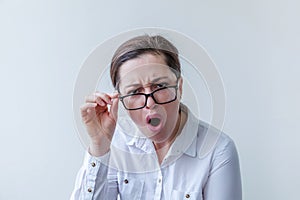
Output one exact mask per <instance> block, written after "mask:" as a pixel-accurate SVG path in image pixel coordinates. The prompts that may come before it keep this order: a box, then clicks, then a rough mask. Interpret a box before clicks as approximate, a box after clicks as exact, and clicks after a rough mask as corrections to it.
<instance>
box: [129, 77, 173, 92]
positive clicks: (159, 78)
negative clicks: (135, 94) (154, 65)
mask: <svg viewBox="0 0 300 200" xmlns="http://www.w3.org/2000/svg"><path fill="white" fill-rule="evenodd" d="M168 78H169V76H163V77H158V78H155V79H153V80H152V81H151V82H152V83H157V82H158V81H160V80H162V79H168ZM140 85H141V84H139V83H135V84H131V85H127V86H125V87H124V89H127V88H130V87H137V86H140Z"/></svg>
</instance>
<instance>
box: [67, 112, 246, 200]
mask: <svg viewBox="0 0 300 200" xmlns="http://www.w3.org/2000/svg"><path fill="white" fill-rule="evenodd" d="M208 130H210V131H208ZM213 134H215V136H216V135H217V136H218V137H215V138H216V140H215V141H216V142H215V143H214V144H213V145H210V146H211V148H210V150H209V151H207V152H206V153H203V149H205V147H207V145H205V144H204V142H207V141H210V142H211V141H212V140H209V139H207V138H209V136H210V135H213ZM211 138H214V137H211ZM116 199H121V200H140V199H141V200H148V199H149V200H150V199H151V200H183V199H186V200H241V199H242V189H241V177H240V169H239V159H238V154H237V151H236V148H235V145H234V142H233V141H232V140H231V139H230V138H229V137H228V136H227V135H226V134H224V133H222V132H219V131H218V130H217V129H213V128H212V127H210V126H209V125H207V124H205V123H203V122H201V121H199V120H197V119H196V118H195V117H194V116H193V114H192V113H191V112H188V119H187V121H186V124H185V126H184V128H183V130H182V132H181V134H180V135H179V136H178V137H177V138H176V139H175V141H174V143H173V144H172V146H171V147H170V149H169V151H168V153H167V155H166V156H165V159H164V160H163V162H162V164H161V165H159V164H158V160H157V156H156V153H155V149H154V146H153V144H152V142H151V141H150V140H149V139H147V138H140V137H133V136H129V135H127V134H126V133H124V132H123V131H122V130H120V128H118V127H117V129H116V132H115V134H114V137H113V141H112V145H111V149H110V152H109V153H107V154H106V155H104V156H102V157H93V156H91V155H90V154H89V153H88V152H87V153H86V156H85V159H84V163H83V166H82V167H81V169H80V171H79V172H78V175H77V179H76V183H75V188H74V191H73V193H72V196H71V200H116Z"/></svg>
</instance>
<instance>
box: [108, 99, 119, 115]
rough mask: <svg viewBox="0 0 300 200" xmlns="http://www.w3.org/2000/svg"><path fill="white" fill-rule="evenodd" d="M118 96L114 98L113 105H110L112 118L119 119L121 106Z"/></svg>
mask: <svg viewBox="0 0 300 200" xmlns="http://www.w3.org/2000/svg"><path fill="white" fill-rule="evenodd" d="M117 97H118V96H116V97H115V98H113V99H112V105H111V107H110V115H111V118H112V119H114V120H115V121H117V118H118V107H119V99H118V98H117Z"/></svg>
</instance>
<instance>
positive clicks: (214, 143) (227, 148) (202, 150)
mask: <svg viewBox="0 0 300 200" xmlns="http://www.w3.org/2000/svg"><path fill="white" fill-rule="evenodd" d="M197 136H198V137H197V143H198V145H197V147H198V157H199V158H203V157H205V156H209V155H210V156H212V157H213V159H216V158H218V157H220V156H221V157H231V156H234V155H235V154H236V153H237V152H236V146H235V143H234V141H233V139H232V138H231V137H230V136H229V135H227V134H226V133H224V132H223V131H221V130H219V129H217V128H215V127H213V126H212V125H209V124H207V123H205V122H203V121H200V120H199V123H198V135H197Z"/></svg>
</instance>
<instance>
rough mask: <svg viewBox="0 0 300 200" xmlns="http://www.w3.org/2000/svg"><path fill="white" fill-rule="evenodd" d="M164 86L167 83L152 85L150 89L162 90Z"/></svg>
mask: <svg viewBox="0 0 300 200" xmlns="http://www.w3.org/2000/svg"><path fill="white" fill-rule="evenodd" d="M166 86H168V83H158V84H154V85H152V89H153V90H157V89H159V88H163V87H166Z"/></svg>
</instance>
